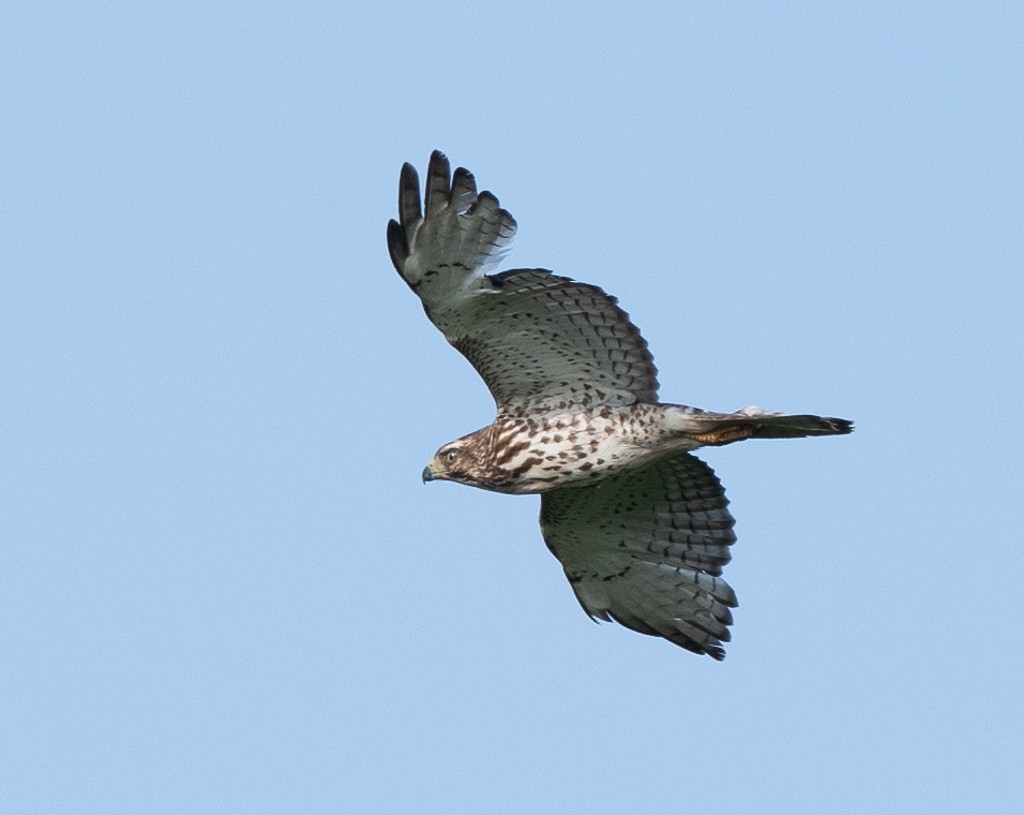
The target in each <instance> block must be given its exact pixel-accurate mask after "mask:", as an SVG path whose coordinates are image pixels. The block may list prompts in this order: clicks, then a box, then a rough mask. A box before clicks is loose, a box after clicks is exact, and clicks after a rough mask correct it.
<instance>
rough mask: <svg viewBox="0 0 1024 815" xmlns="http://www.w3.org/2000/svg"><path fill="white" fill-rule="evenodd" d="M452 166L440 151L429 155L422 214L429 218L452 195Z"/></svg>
mask: <svg viewBox="0 0 1024 815" xmlns="http://www.w3.org/2000/svg"><path fill="white" fill-rule="evenodd" d="M451 179H452V165H451V162H449V161H448V156H446V155H445V154H444V153H442V152H441V151H440V150H435V151H434V152H433V153H431V154H430V164H429V165H428V166H427V195H426V201H424V205H425V206H424V212H425V213H426V215H427V217H428V218H429V217H430V215H431V213H434V212H437V211H438V210H440V209H441V208H442V207H444V206H445V205H446V204H447V203H448V201H449V200H450V198H451V194H452V181H451Z"/></svg>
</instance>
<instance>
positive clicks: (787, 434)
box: [665, 405, 853, 445]
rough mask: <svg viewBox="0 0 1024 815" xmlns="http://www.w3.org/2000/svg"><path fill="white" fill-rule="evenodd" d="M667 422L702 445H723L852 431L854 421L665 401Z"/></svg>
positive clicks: (669, 425) (831, 434) (841, 433)
mask: <svg viewBox="0 0 1024 815" xmlns="http://www.w3.org/2000/svg"><path fill="white" fill-rule="evenodd" d="M665 407H666V414H665V419H666V421H667V426H668V427H669V428H670V429H672V430H674V431H682V432H683V433H684V434H685V436H686V437H687V438H690V439H693V440H694V441H697V442H699V443H700V444H701V445H722V444H729V443H731V442H734V441H742V440H743V439H799V438H803V437H805V436H840V435H845V434H847V433H852V432H853V422H851V421H850V420H849V419H836V418H834V417H831V416H813V415H811V414H803V413H802V414H789V413H778V412H776V411H772V410H763V409H761V408H758V407H745V408H741V409H740V410H737V411H735V412H734V413H713V412H711V411H705V410H700V409H698V408H691V407H686V406H684V405H666V406H665Z"/></svg>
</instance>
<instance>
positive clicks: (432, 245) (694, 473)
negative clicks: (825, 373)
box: [387, 151, 853, 660]
mask: <svg viewBox="0 0 1024 815" xmlns="http://www.w3.org/2000/svg"><path fill="white" fill-rule="evenodd" d="M398 216H399V217H398V221H394V220H392V221H391V222H390V223H389V224H388V231H387V238H388V249H389V251H390V253H391V260H392V262H393V263H394V265H395V268H396V269H397V270H398V273H399V274H400V275H401V276H402V279H404V280H405V282H406V283H407V284H408V285H409V287H410V288H411V289H412V290H413V291H414V292H415V293H416V295H417V296H418V297H419V298H420V300H421V301H422V302H423V308H424V309H425V311H426V313H427V317H429V318H430V321H431V322H432V323H433V324H434V325H436V326H437V327H438V328H439V329H440V330H441V332H442V333H443V334H444V336H445V338H446V339H447V340H448V342H449V343H451V344H452V345H453V346H455V348H456V349H457V350H458V351H459V352H460V353H461V354H462V355H463V356H465V357H466V359H468V360H469V362H470V364H471V365H472V366H473V367H474V368H475V369H476V371H477V373H479V374H480V376H481V377H482V378H483V380H484V382H485V383H486V384H487V387H488V388H489V389H490V391H491V394H492V395H493V397H494V401H495V403H496V405H497V416H496V418H495V420H494V422H493V423H492V424H490V425H488V426H487V427H485V428H483V429H481V430H477V431H476V432H475V433H470V434H469V435H467V436H463V437H462V438H460V439H457V440H456V441H453V442H451V443H449V444H446V445H444V446H443V447H441V448H440V449H439V450H438V451H437V454H436V455H435V456H434V458H433V460H432V461H431V462H430V463H429V464H428V465H427V467H426V469H425V470H424V471H423V480H424V481H434V480H437V479H441V480H445V481H455V482H458V483H460V484H467V485H469V486H473V487H480V488H482V489H486V490H494V491H496V492H504V493H515V494H522V493H539V494H540V496H541V504H540V526H541V533H542V534H543V536H544V541H545V542H546V543H547V546H548V548H549V549H550V550H551V552H552V553H553V554H554V556H555V557H556V558H558V560H559V561H560V562H561V564H562V566H563V567H564V569H565V575H566V577H567V578H568V579H569V583H570V585H571V586H572V589H573V591H574V592H575V594H576V598H577V599H578V600H579V602H580V605H582V606H583V610H584V611H586V612H587V614H589V615H590V617H591V618H592V619H594V620H605V621H612V620H614V621H615V622H618V623H621V624H622V625H624V626H626V627H628V628H631V629H633V630H634V631H639V632H640V633H643V634H651V635H655V636H660V637H664V638H665V639H667V640H669V641H670V642H673V643H675V644H676V645H679V646H681V647H683V648H685V649H687V650H688V651H692V652H694V653H697V654H707V655H709V656H711V657H713V658H714V659H718V660H720V659H722V658H724V656H725V650H724V649H723V647H722V644H723V643H724V642H727V641H728V640H729V639H730V634H729V626H730V625H731V624H732V611H731V609H732V608H734V607H735V606H736V595H735V593H734V592H733V590H732V588H731V587H730V586H729V585H728V584H727V583H726V582H725V581H724V580H723V579H722V577H721V574H722V567H723V566H724V565H725V564H726V563H727V562H728V561H729V559H730V550H729V547H730V546H731V545H732V544H733V542H734V541H735V540H736V538H735V535H734V534H733V524H734V521H733V517H732V515H731V514H730V513H729V510H728V509H727V508H726V507H727V504H728V501H727V500H726V498H725V492H724V490H723V488H722V485H721V484H720V483H719V481H718V478H717V477H716V476H715V474H714V472H713V471H712V469H711V468H710V467H709V466H708V465H707V464H705V463H704V462H703V461H701V460H700V459H698V458H696V457H695V456H693V455H691V454H690V453H691V451H693V450H696V449H697V448H699V447H704V446H709V445H723V444H730V443H732V442H735V441H740V440H742V439H750V438H761V439H783V438H799V437H803V436H829V435H834V434H842V433H849V432H851V430H852V429H853V425H852V422H850V421H847V420H846V419H832V418H824V417H820V416H810V415H789V414H782V413H776V412H772V411H766V410H761V409H759V408H753V407H748V408H743V409H741V410H739V411H736V412H734V413H713V412H710V411H705V410H701V409H699V408H694V407H688V406H686V405H678V404H668V403H662V402H659V401H658V379H657V370H656V369H655V367H654V360H653V358H652V356H651V353H650V351H648V349H647V343H646V341H645V340H644V339H643V337H642V336H641V335H640V332H639V330H638V329H637V328H636V326H635V325H633V323H632V322H630V320H629V316H628V315H627V314H626V312H624V311H623V310H622V309H621V308H619V307H618V305H617V301H616V299H615V298H614V297H611V296H610V295H608V294H606V293H605V292H604V291H603V290H602V289H600V288H598V287H597V286H593V285H590V284H587V283H580V282H577V281H575V280H571V279H569V278H567V277H560V276H558V275H555V274H553V273H552V272H550V271H548V270H546V269H512V270H510V271H506V272H501V273H499V274H488V272H489V271H491V270H492V269H493V268H494V267H495V266H496V265H497V264H498V262H499V261H500V260H501V258H502V256H503V255H504V254H505V252H506V251H507V249H508V246H509V243H510V242H511V241H512V237H513V236H514V235H515V232H516V222H515V220H514V219H513V218H512V216H511V215H510V214H509V213H508V212H507V211H505V210H504V209H502V208H501V206H500V205H499V204H498V199H497V198H496V197H495V196H494V195H492V194H491V193H489V192H479V193H478V192H477V188H476V182H475V180H474V178H473V175H472V174H471V173H470V172H469V171H468V170H466V169H464V168H462V167H459V168H457V169H456V170H455V173H454V174H452V172H451V166H450V164H449V162H448V159H447V157H446V156H445V155H444V154H443V153H441V152H440V151H435V152H434V153H433V154H432V155H431V157H430V165H429V168H428V170H427V180H426V194H425V198H424V200H423V202H422V205H421V200H420V182H419V177H418V175H417V173H416V169H415V168H414V167H413V166H412V165H411V164H405V165H404V166H403V167H402V173H401V178H400V182H399V192H398Z"/></svg>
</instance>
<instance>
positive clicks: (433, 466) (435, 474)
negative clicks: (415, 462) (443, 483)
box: [423, 458, 445, 484]
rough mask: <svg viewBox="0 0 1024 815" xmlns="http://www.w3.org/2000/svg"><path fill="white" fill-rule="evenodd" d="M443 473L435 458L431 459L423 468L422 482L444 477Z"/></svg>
mask: <svg viewBox="0 0 1024 815" xmlns="http://www.w3.org/2000/svg"><path fill="white" fill-rule="evenodd" d="M444 477H445V476H444V473H443V472H442V471H441V469H440V468H439V467H438V466H437V459H436V458H434V459H431V460H430V463H429V464H428V465H427V466H426V467H424V468H423V483H424V484H426V483H427V482H428V481H435V480H436V479H438V478H444Z"/></svg>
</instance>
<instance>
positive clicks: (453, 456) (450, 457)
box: [442, 450, 459, 464]
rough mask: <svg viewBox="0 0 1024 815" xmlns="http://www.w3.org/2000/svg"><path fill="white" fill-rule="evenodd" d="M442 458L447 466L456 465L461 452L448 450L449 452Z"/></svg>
mask: <svg viewBox="0 0 1024 815" xmlns="http://www.w3.org/2000/svg"><path fill="white" fill-rule="evenodd" d="M442 458H444V463H445V464H454V463H455V462H456V461H457V460H458V458H459V451H458V450H447V451H445V453H444V455H443V456H442Z"/></svg>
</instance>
